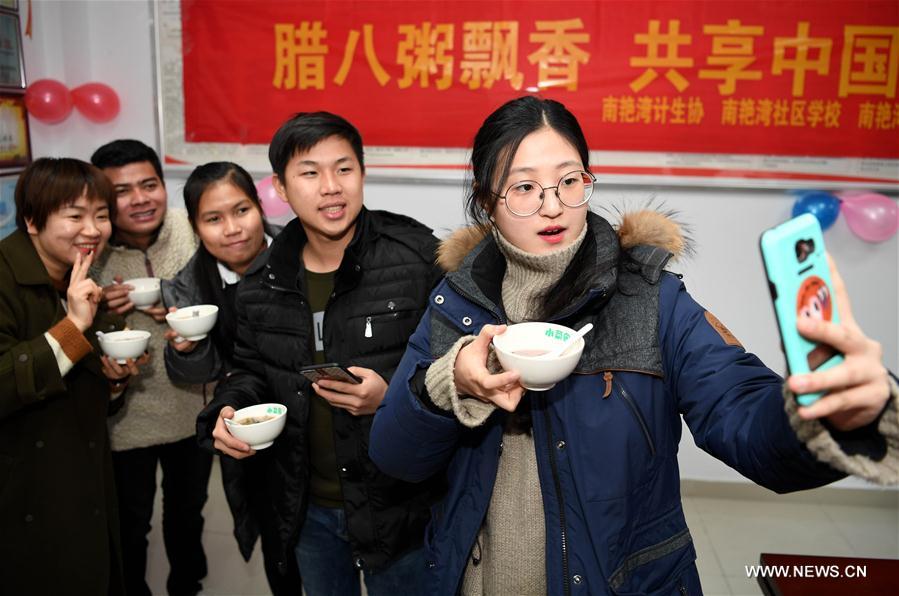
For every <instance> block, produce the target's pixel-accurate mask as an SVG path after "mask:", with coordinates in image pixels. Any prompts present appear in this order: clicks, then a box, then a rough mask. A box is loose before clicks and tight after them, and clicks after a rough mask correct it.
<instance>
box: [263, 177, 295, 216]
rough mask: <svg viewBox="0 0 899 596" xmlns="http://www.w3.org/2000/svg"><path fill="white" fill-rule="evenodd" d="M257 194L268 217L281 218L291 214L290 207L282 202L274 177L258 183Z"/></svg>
mask: <svg viewBox="0 0 899 596" xmlns="http://www.w3.org/2000/svg"><path fill="white" fill-rule="evenodd" d="M256 192H258V193H259V202H260V203H261V204H262V212H263V213H265V215H266V216H268V217H281V216H282V215H286V214H287V213H289V212H290V205H288V204H287V203H286V202H285V201H282V200H281V197H279V196H278V191H276V190H275V185H274V184H272V177H271V176H266V177H265V178H263V179H262V180H260V181H259V182H257V183H256Z"/></svg>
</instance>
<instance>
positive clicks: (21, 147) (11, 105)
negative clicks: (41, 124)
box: [0, 92, 31, 171]
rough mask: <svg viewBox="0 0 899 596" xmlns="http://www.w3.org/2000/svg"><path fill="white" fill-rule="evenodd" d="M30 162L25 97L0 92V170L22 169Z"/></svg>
mask: <svg viewBox="0 0 899 596" xmlns="http://www.w3.org/2000/svg"><path fill="white" fill-rule="evenodd" d="M29 161H31V143H30V142H29V139H28V116H27V114H26V112H25V96H24V95H21V94H14V93H2V92H0V169H2V170H7V171H8V170H9V169H10V168H17V169H19V168H23V167H25V166H27V165H28V162H29Z"/></svg>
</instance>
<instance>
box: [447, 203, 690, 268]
mask: <svg viewBox="0 0 899 596" xmlns="http://www.w3.org/2000/svg"><path fill="white" fill-rule="evenodd" d="M675 217H676V213H673V212H671V213H663V212H660V211H655V210H653V209H641V210H639V211H631V212H625V213H622V215H621V222H620V223H619V224H618V226H615V229H616V231H617V233H618V240H619V242H620V244H621V248H623V249H625V250H627V249H629V248H633V247H635V246H640V245H648V246H655V247H658V248H663V249H665V250H667V251H668V252H670V253H671V254H672V255H673V257H672V258H673V259H678V258H680V257H684V256H687V255H689V254H690V253H691V252H692V246H691V242H690V238H689V235H688V234H687V233H686V228H685V226H684V225H683V224H681V223H679V222H677V221H676V219H675ZM490 231H491V228H490V227H489V226H488V227H484V226H477V225H474V226H466V227H464V228H460V229H458V230H456V231H455V232H453V233H452V234H450V235H449V236H448V237H447V238H446V239H445V240H443V241H442V242H441V243H440V246H439V247H438V249H437V264H438V265H440V267H441V268H442V269H443V270H444V271H456V270H457V269H458V268H459V266H460V265H461V264H462V261H463V259H465V256H466V255H467V254H468V253H470V252H471V251H472V250H473V249H474V247H475V246H477V245H478V243H479V242H481V240H483V239H484V237H485V236H486V235H487V234H488V233H489V232H490Z"/></svg>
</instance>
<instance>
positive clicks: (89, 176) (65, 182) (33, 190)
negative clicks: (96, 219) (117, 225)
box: [16, 157, 116, 232]
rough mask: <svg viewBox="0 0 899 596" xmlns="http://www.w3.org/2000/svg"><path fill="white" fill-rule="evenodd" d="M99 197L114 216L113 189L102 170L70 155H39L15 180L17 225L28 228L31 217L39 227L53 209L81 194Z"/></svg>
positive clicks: (44, 223) (73, 200) (43, 224)
mask: <svg viewBox="0 0 899 596" xmlns="http://www.w3.org/2000/svg"><path fill="white" fill-rule="evenodd" d="M82 194H86V195H87V196H88V197H90V198H97V199H102V200H103V201H105V202H106V204H107V205H108V206H109V211H110V215H111V216H113V217H114V216H115V213H114V211H115V204H116V201H115V191H114V190H113V187H112V183H111V182H110V181H109V178H107V177H106V176H105V175H104V174H103V172H101V171H100V170H99V169H97V168H95V167H94V166H92V165H91V164H89V163H87V162H84V161H81V160H80V159H73V158H70V157H42V158H40V159H38V160H36V161H34V162H32V163H31V165H29V166H28V167H27V168H25V171H24V172H22V174H21V175H20V176H19V180H18V181H17V182H16V227H17V228H18V229H20V230H22V231H23V232H27V231H28V225H27V223H26V221H25V220H30V221H31V223H32V225H34V227H35V228H37V230H38V231H41V230H43V229H44V226H46V225H47V218H48V217H50V215H51V214H52V213H54V212H55V211H58V210H59V209H62V208H63V207H65V206H67V205H71V204H72V203H74V202H75V201H77V200H78V198H79V197H80V196H81V195H82Z"/></svg>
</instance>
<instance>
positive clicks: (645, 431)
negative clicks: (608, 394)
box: [618, 380, 656, 457]
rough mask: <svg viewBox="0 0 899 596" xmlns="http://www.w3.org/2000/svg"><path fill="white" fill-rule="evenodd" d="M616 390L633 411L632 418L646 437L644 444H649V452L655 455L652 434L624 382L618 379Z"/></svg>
mask: <svg viewBox="0 0 899 596" xmlns="http://www.w3.org/2000/svg"><path fill="white" fill-rule="evenodd" d="M618 391H619V392H620V393H621V397H623V398H624V403H626V404H627V405H628V407H629V408H630V409H631V412H633V414H634V418H636V419H637V423H638V424H639V425H640V430H642V431H643V436H644V437H645V438H646V444H647V445H649V452H650V454H652V457H655V455H656V446H655V443H653V441H652V435H650V434H649V427H648V426H647V425H646V420H644V419H643V414H641V413H640V408H638V407H637V404H636V403H634V400H633V399H632V398H631V396H630V394H629V393H628V392H627V389H626V388H625V386H624V383H622V382H621V381H620V380H619V381H618Z"/></svg>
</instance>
